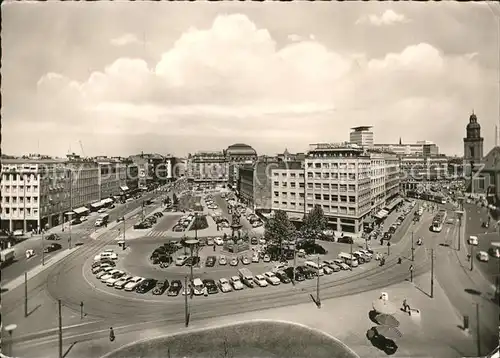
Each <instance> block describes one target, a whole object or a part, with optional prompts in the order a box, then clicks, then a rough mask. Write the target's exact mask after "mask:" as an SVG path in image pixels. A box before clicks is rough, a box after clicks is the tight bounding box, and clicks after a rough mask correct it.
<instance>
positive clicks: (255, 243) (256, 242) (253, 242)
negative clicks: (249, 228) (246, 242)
mask: <svg viewBox="0 0 500 358" xmlns="http://www.w3.org/2000/svg"><path fill="white" fill-rule="evenodd" d="M250 243H251V244H252V245H258V244H259V239H257V238H256V237H252V239H251V240H250Z"/></svg>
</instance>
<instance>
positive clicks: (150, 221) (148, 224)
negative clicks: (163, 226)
mask: <svg viewBox="0 0 500 358" xmlns="http://www.w3.org/2000/svg"><path fill="white" fill-rule="evenodd" d="M162 216H163V213H162V212H161V211H157V212H156V213H154V214H151V215H150V216H148V217H146V218H145V219H144V221H141V222H140V223H137V224H135V225H134V229H150V228H152V227H153V225H154V224H156V222H157V221H158V219H159V218H161V217H162Z"/></svg>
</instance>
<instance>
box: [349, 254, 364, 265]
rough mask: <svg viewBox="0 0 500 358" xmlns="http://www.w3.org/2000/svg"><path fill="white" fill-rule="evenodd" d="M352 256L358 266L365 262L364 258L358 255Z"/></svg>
mask: <svg viewBox="0 0 500 358" xmlns="http://www.w3.org/2000/svg"><path fill="white" fill-rule="evenodd" d="M352 255H353V256H354V257H355V258H356V260H358V262H359V264H360V265H361V264H364V263H365V262H366V260H365V258H364V257H363V256H361V255H360V254H358V253H355V252H354V253H353V254H352Z"/></svg>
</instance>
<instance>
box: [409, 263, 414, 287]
mask: <svg viewBox="0 0 500 358" xmlns="http://www.w3.org/2000/svg"><path fill="white" fill-rule="evenodd" d="M408 271H410V282H412V283H413V265H410V267H409V268H408Z"/></svg>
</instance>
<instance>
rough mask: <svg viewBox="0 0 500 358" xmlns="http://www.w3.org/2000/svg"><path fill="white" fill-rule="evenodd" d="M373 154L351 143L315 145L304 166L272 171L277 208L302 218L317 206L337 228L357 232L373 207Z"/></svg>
mask: <svg viewBox="0 0 500 358" xmlns="http://www.w3.org/2000/svg"><path fill="white" fill-rule="evenodd" d="M370 165H371V159H370V155H369V154H367V153H366V152H365V151H364V150H362V149H360V148H359V147H358V146H352V145H349V144H345V143H343V144H314V145H311V146H310V149H309V151H308V153H307V154H306V158H305V167H304V169H302V170H301V169H298V170H297V169H276V170H273V183H272V192H273V203H272V208H273V209H274V210H276V209H281V210H285V211H287V212H288V213H289V216H290V218H291V219H292V220H301V219H302V218H303V216H304V214H305V213H306V212H309V211H310V210H311V209H312V208H313V207H314V206H315V205H320V206H321V207H322V208H323V211H324V213H325V216H326V217H327V218H328V224H329V226H330V227H331V228H332V229H333V230H336V231H342V232H351V233H358V232H359V231H360V230H362V221H363V219H364V218H365V217H366V216H367V215H368V214H369V213H370V210H371V181H370Z"/></svg>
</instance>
